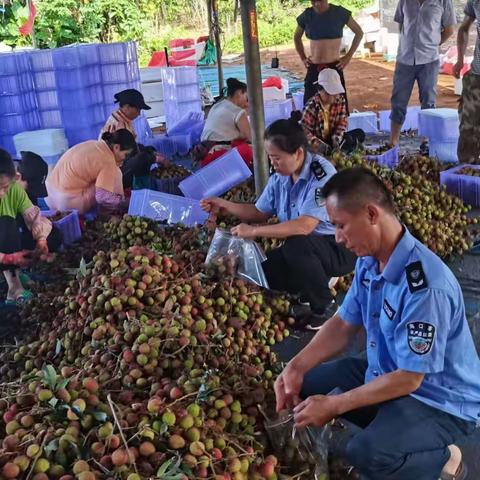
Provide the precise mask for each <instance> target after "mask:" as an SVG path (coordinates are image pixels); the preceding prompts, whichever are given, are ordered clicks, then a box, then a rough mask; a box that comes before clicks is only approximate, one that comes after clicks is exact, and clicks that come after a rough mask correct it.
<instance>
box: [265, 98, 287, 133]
mask: <svg viewBox="0 0 480 480" xmlns="http://www.w3.org/2000/svg"><path fill="white" fill-rule="evenodd" d="M264 107H265V126H267V127H268V126H269V125H270V124H271V123H273V122H275V121H277V120H281V119H288V118H290V115H291V114H292V110H293V103H292V99H290V98H289V99H288V100H280V101H274V102H267V103H265V105H264Z"/></svg>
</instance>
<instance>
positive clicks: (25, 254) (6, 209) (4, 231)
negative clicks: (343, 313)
mask: <svg viewBox="0 0 480 480" xmlns="http://www.w3.org/2000/svg"><path fill="white" fill-rule="evenodd" d="M18 216H21V217H22V218H23V220H24V222H25V225H26V227H27V228H28V230H29V231H30V232H31V235H32V238H33V240H34V245H33V248H34V249H36V250H37V251H38V252H39V253H41V254H48V243H47V239H48V236H49V235H50V233H51V231H52V223H51V222H50V221H49V220H48V219H47V218H45V217H42V215H41V214H40V210H39V209H38V207H36V206H34V205H33V204H32V202H31V201H30V200H29V198H28V196H27V193H26V192H25V190H24V189H23V188H22V187H21V185H20V184H19V183H18V182H17V181H16V171H15V164H14V163H13V160H12V158H11V157H10V154H9V153H8V152H6V151H5V150H2V149H0V271H2V272H3V275H4V277H5V280H6V281H7V285H8V292H7V300H6V303H7V304H14V303H15V302H23V301H25V300H28V299H29V298H31V296H32V294H31V292H29V291H28V290H25V289H24V288H23V286H22V283H21V281H20V277H19V270H18V267H23V266H26V265H28V263H29V261H30V260H31V254H32V252H29V251H27V250H25V249H24V248H25V247H24V246H22V239H21V236H20V232H19V229H18V225H17V217H18Z"/></svg>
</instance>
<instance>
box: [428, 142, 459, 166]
mask: <svg viewBox="0 0 480 480" xmlns="http://www.w3.org/2000/svg"><path fill="white" fill-rule="evenodd" d="M457 147H458V139H456V140H452V141H450V140H449V141H436V140H430V141H429V142H428V152H429V155H430V156H431V157H437V159H438V160H440V161H441V162H451V163H457V162H458V155H457Z"/></svg>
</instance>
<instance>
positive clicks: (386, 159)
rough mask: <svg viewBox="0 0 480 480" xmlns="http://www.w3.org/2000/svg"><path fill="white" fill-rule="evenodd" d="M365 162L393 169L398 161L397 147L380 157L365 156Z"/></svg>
mask: <svg viewBox="0 0 480 480" xmlns="http://www.w3.org/2000/svg"><path fill="white" fill-rule="evenodd" d="M367 160H370V161H374V162H377V163H378V164H379V165H382V166H384V167H388V168H392V169H393V168H395V167H396V166H397V165H398V163H399V161H400V159H399V157H398V146H395V147H393V148H391V149H390V150H387V151H386V152H385V153H382V154H381V155H367Z"/></svg>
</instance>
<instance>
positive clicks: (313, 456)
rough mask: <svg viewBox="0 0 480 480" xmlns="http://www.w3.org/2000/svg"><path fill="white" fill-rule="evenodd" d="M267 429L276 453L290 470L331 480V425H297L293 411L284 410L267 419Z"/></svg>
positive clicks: (314, 477) (311, 476)
mask: <svg viewBox="0 0 480 480" xmlns="http://www.w3.org/2000/svg"><path fill="white" fill-rule="evenodd" d="M265 429H266V431H267V435H268V438H269V440H270V443H271V445H272V448H273V451H274V452H275V455H276V456H277V457H278V459H279V460H280V463H281V464H282V465H286V466H287V467H288V473H289V474H292V475H299V478H304V479H309V480H310V479H315V480H328V478H329V474H328V442H329V439H330V437H331V431H330V426H329V425H326V426H325V427H322V428H317V427H304V428H297V427H296V426H295V420H294V418H293V414H289V413H284V414H281V415H280V416H279V418H278V419H276V420H267V421H266V422H265ZM300 474H301V475H300Z"/></svg>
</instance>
